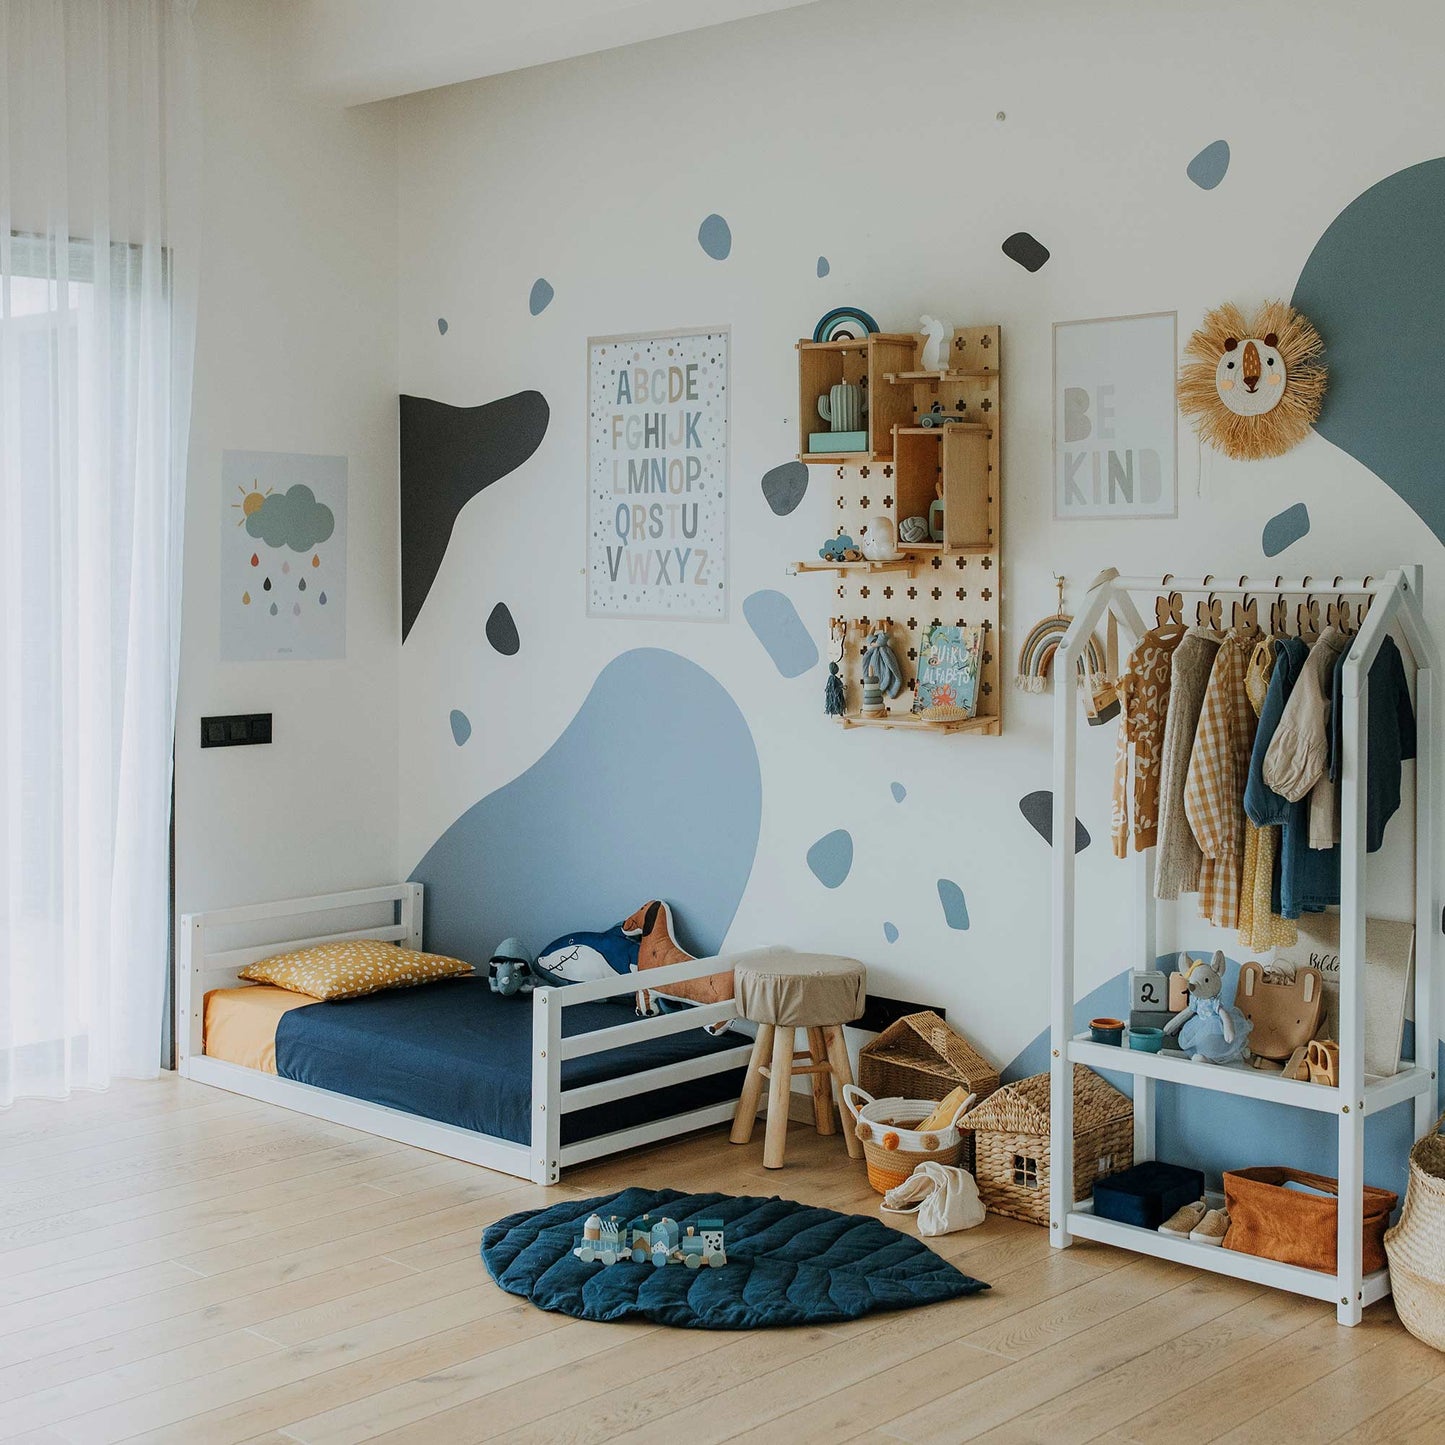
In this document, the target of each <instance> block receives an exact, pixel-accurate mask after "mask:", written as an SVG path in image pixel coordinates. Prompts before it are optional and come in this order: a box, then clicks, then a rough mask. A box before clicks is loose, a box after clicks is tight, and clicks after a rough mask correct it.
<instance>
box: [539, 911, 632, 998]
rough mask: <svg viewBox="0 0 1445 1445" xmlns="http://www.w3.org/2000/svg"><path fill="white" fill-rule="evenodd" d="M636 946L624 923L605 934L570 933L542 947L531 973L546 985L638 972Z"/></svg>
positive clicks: (583, 981)
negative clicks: (624, 930) (626, 931)
mask: <svg viewBox="0 0 1445 1445" xmlns="http://www.w3.org/2000/svg"><path fill="white" fill-rule="evenodd" d="M637 945H638V940H637V939H636V938H629V937H628V936H627V935H626V934H625V933H624V932H623V931H622V925H621V924H618V926H617V927H616V928H609V929H608V930H607V931H606V932H605V933H569V934H567V935H566V937H564V938H559V939H557V940H556V941H555V942H552V943H549V944H548V945H547V946H546V948H544V949H543V950H542V953H541V956H540V957H539V958H538V959H537V961H536V963H534V964H533V965H532V972H533V973H534V974H536V976H537V981H538V982H539V983H545V984H566V983H585V982H587V981H588V980H589V979H594V978H611V977H612V976H613V974H618V973H623V974H626V973H636V972H637Z"/></svg>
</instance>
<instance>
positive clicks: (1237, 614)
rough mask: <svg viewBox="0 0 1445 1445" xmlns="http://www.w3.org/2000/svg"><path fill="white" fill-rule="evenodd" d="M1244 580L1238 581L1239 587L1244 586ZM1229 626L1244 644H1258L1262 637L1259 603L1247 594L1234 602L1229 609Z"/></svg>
mask: <svg viewBox="0 0 1445 1445" xmlns="http://www.w3.org/2000/svg"><path fill="white" fill-rule="evenodd" d="M1244 583H1245V579H1244V578H1243V577H1241V578H1240V579H1239V585H1240V586H1241V587H1243V586H1244ZM1229 625H1230V626H1231V627H1232V628H1233V629H1234V630H1235V632H1237V633H1238V634H1239V636H1240V637H1241V638H1243V639H1244V641H1246V642H1258V641H1259V639H1260V637H1261V636H1262V633H1261V630H1260V626H1259V603H1258V602H1256V601H1255V600H1254V598H1253V597H1251V596H1250V595H1249V593H1247V592H1245V593H1243V594H1241V596H1240V597H1239V598H1238V599H1237V600H1236V601H1235V603H1234V605H1233V606H1232V607H1231V608H1230V609H1229Z"/></svg>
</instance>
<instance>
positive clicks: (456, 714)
mask: <svg viewBox="0 0 1445 1445" xmlns="http://www.w3.org/2000/svg"><path fill="white" fill-rule="evenodd" d="M447 721H448V722H450V723H451V725H452V741H453V742H454V743H456V745H457V746H458V747H462V746H464V745H465V743H466V741H467V739H468V738H469V737H471V735H472V720H471V718H469V717H468V716H467V715H466V713H464V712H463V711H462V710H461V708H459V707H454V708H453V709H452V712H451V717H450V718H448V719H447Z"/></svg>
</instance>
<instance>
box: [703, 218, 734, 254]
mask: <svg viewBox="0 0 1445 1445" xmlns="http://www.w3.org/2000/svg"><path fill="white" fill-rule="evenodd" d="M697 243H698V245H699V246H701V247H702V248H703V250H704V251H706V252H707V254H708V255H709V256H711V257H712V258H713V260H714V261H726V260H727V258H728V256H729V254H731V252H732V249H733V233H732V228H731V227H730V226H729V225H728V223H727V222H726V221H725V220H723V218H722V217H721V216H720V215H718V213H717V212H716V211H714V212H713V213H712V215H710V216H704V217H703V222H702V225H700V226H699V227H698V228H697Z"/></svg>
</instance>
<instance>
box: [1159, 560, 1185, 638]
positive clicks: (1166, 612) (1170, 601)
mask: <svg viewBox="0 0 1445 1445" xmlns="http://www.w3.org/2000/svg"><path fill="white" fill-rule="evenodd" d="M1173 576H1174V574H1173V573H1172V572H1166V573H1165V574H1164V575H1163V576H1162V577H1161V578H1160V579H1159V588H1160V591H1161V592H1163V590H1164V589H1165V588H1166V587H1168V586H1169V583H1170V581H1171V580H1172V579H1173ZM1154 625H1155V626H1156V627H1158V628H1160V629H1161V630H1162V629H1163V628H1166V627H1182V626H1183V625H1184V594H1183V593H1182V592H1169V593H1166V594H1165V595H1163V596H1160V597H1156V598H1155V599H1154Z"/></svg>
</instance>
